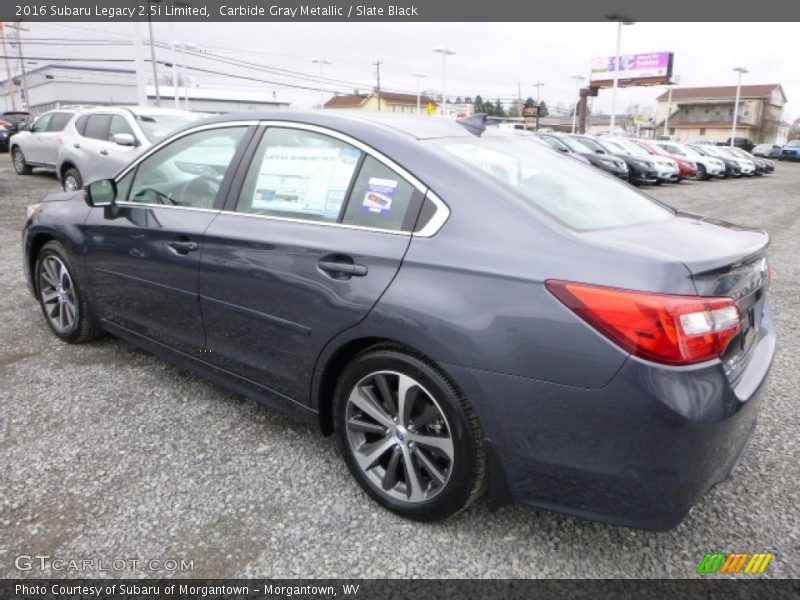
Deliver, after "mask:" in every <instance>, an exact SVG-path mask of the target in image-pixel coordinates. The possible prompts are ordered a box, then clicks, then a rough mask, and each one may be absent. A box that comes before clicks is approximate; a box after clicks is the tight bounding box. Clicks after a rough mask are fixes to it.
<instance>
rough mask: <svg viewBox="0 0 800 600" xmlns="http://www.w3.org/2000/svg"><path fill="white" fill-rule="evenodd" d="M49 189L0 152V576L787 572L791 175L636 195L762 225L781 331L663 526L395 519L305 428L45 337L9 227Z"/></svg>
mask: <svg viewBox="0 0 800 600" xmlns="http://www.w3.org/2000/svg"><path fill="white" fill-rule="evenodd" d="M56 189H58V184H57V183H56V181H55V179H54V178H53V177H51V176H49V175H47V174H37V175H34V176H30V177H19V176H17V175H15V174H14V172H13V170H12V168H11V165H10V160H9V158H8V155H7V154H3V155H0V244H2V253H0V284H2V290H3V291H4V298H5V300H4V301H3V302H2V304H0V338H1V339H2V342H3V343H2V346H0V381H2V386H0V394H2V400H0V577H20V576H42V575H45V576H51V575H52V576H55V575H57V574H56V573H54V572H45V573H41V572H39V571H35V570H34V571H29V572H27V573H24V572H20V571H18V570H16V569H15V568H14V558H15V557H16V556H17V555H19V554H30V555H33V554H47V555H51V556H53V557H63V558H67V559H71V558H76V559H84V558H86V559H95V560H98V559H102V560H103V561H105V562H107V563H111V561H113V560H115V559H132V558H136V559H140V560H146V559H158V560H162V561H163V560H166V559H177V560H180V559H185V560H193V561H194V570H193V571H191V572H190V573H174V574H175V575H181V576H187V575H191V576H195V577H235V576H259V577H496V578H516V577H587V576H588V577H691V576H693V575H694V570H695V568H696V566H697V564H698V563H699V561H700V560H701V559H702V557H703V555H704V554H705V553H706V552H708V551H722V552H731V551H753V552H759V551H769V552H775V553H776V556H775V559H773V562H772V564H771V565H770V566H769V567H768V569H767V572H766V574H765V576H773V577H795V578H796V577H800V509H798V498H797V491H798V481H800V461H798V448H800V445H799V444H798V435H797V431H798V428H797V425H798V408H797V406H798V405H797V389H798V388H799V387H800V352H798V344H800V342H798V338H799V337H800V330H799V329H798V323H800V304H798V301H797V290H798V289H800V264H798V262H799V261H798V257H800V164H784V163H779V164H778V165H777V168H776V172H775V173H774V174H773V175H771V176H768V177H764V178H761V179H750V180H741V181H714V182H684V183H682V184H680V185H671V186H666V185H665V186H661V187H659V188H652V189H651V190H650V191H651V192H652V193H653V194H654V195H655V196H657V197H659V198H661V199H663V200H665V201H667V202H669V203H672V204H673V205H676V206H679V207H682V208H685V209H688V210H692V211H697V212H701V213H704V214H708V215H712V216H717V217H723V218H726V219H728V220H732V221H735V222H739V223H744V224H749V225H757V226H760V227H762V228H764V229H766V230H767V231H769V232H770V234H771V235H772V252H771V257H772V258H771V260H772V264H773V267H774V270H775V276H774V280H773V287H772V290H771V294H772V303H773V307H774V309H775V312H776V315H777V319H778V328H779V333H780V346H779V352H778V355H777V358H776V362H775V365H774V368H773V371H772V385H771V389H770V391H769V394H768V396H767V398H766V401H765V403H764V407H763V410H762V412H761V421H760V425H759V428H758V430H757V433H756V436H755V438H754V440H753V443H752V445H751V447H750V452H749V454H748V455H747V457H746V459H745V461H744V462H743V464H742V465H741V466H740V468H739V469H738V471H737V472H736V473H735V476H734V477H733V479H731V480H728V481H727V482H725V483H723V484H721V485H719V486H718V487H717V488H715V489H714V490H712V491H711V492H710V493H709V494H707V496H706V497H705V500H704V502H703V504H702V505H701V506H698V507H697V508H696V509H695V510H694V511H693V512H692V514H691V515H690V516H689V517H688V518H687V519H686V520H685V521H684V522H683V523H682V524H681V526H680V527H678V528H677V529H675V530H673V531H670V532H666V533H646V532H641V531H634V530H630V529H625V528H618V527H612V526H606V525H600V524H595V523H589V522H583V521H578V520H576V519H572V518H569V517H564V516H559V515H556V514H552V513H549V512H545V511H539V510H536V509H532V508H527V507H506V508H504V509H502V510H500V511H498V512H496V513H490V512H489V511H488V509H487V505H486V502H485V500H484V501H480V502H478V503H477V504H476V505H474V506H473V507H472V508H471V509H469V510H468V511H466V512H464V513H462V514H460V515H458V516H457V517H455V518H453V519H451V520H449V521H446V522H444V523H441V524H435V525H418V524H414V523H411V522H407V521H404V520H402V519H400V518H398V517H395V516H393V515H391V514H390V513H388V512H385V511H384V510H382V509H380V508H379V507H378V506H377V505H375V504H373V503H372V502H371V501H370V500H369V499H368V498H367V497H366V495H365V494H363V493H362V492H361V491H360V489H359V488H358V486H357V484H356V483H355V482H354V481H352V480H351V478H350V475H349V474H348V472H347V469H346V467H345V466H344V464H343V463H342V462H341V460H340V459H339V456H338V454H337V451H336V449H335V446H334V443H333V441H332V440H330V439H324V438H321V437H320V436H318V434H317V433H316V432H315V431H314V430H313V429H311V428H310V427H307V426H305V425H302V424H298V423H297V422H294V421H292V420H290V419H289V418H287V417H284V416H283V415H281V414H279V413H277V412H275V411H272V410H269V409H265V408H262V407H260V406H258V405H257V404H255V403H254V402H251V401H249V400H246V399H243V398H242V397H239V396H236V395H233V394H230V393H228V392H226V391H223V390H222V389H220V388H218V387H215V386H214V385H211V384H208V383H206V382H204V381H202V380H200V379H198V378H196V377H194V376H192V375H190V374H188V373H186V372H183V371H180V370H178V369H175V368H173V367H171V366H168V365H167V364H166V363H164V362H162V361H161V360H159V359H156V358H154V357H152V356H150V355H148V354H146V353H144V352H142V351H140V350H137V349H136V348H134V347H132V346H130V345H128V344H127V343H124V342H121V341H119V340H115V339H111V338H106V339H104V340H102V341H99V342H96V343H92V344H89V345H83V346H69V345H66V344H63V343H61V342H59V341H57V340H56V338H55V337H54V336H53V335H51V334H50V331H49V329H48V328H47V325H46V324H45V322H44V320H43V318H42V316H41V314H40V312H39V308H38V306H37V304H36V302H35V301H34V300H33V298H32V297H31V296H30V295H29V293H28V291H27V289H26V287H25V283H24V280H23V274H22V267H21V251H20V235H19V232H20V230H21V228H22V224H23V219H24V217H25V206H26V205H27V204H30V203H32V202H34V201H36V200H37V199H38V198H39V197H41V196H42V195H43V194H45V193H47V192H49V191H54V190H56ZM107 574H108V575H117V576H118V575H126V576H131V577H139V576H146V575H148V573H147V572H143V571H141V570H133V569H130V568H129V569H127V570H125V571H123V572H118V573H114V572H109V573H107ZM58 575H62V576H63V575H67V576H74V575H81V574H80V573H69V572H68V573H64V572H61V573H58ZM84 575H86V576H90V575H91V573H85V574H84ZM149 575H150V576H161V577H163V576H171V575H173V573H171V572H169V571H166V572H165V571H159V572H157V573H153V572H150V573H149Z"/></svg>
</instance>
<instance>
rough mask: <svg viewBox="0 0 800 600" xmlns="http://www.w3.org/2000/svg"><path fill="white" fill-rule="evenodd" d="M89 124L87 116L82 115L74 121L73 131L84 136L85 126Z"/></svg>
mask: <svg viewBox="0 0 800 600" xmlns="http://www.w3.org/2000/svg"><path fill="white" fill-rule="evenodd" d="M88 122H89V115H83V116H81V117H78V119H77V120H76V121H75V130H76V131H77V132H78V133H79V134H80V135H84V134H85V133H86V124H87V123H88Z"/></svg>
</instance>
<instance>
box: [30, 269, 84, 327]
mask: <svg viewBox="0 0 800 600" xmlns="http://www.w3.org/2000/svg"><path fill="white" fill-rule="evenodd" d="M39 297H40V298H41V300H42V306H44V312H45V315H46V316H47V319H48V321H50V324H51V325H52V327H53V328H54V329H55V330H56V331H58V332H59V333H62V334H63V333H67V332H69V331H70V330H71V329H72V328H73V327H74V326H75V323H76V322H77V319H78V302H77V297H76V294H75V286H74V285H73V283H72V277H71V276H70V274H69V271H68V270H67V267H66V265H64V263H63V262H61V260H60V259H59V258H58V257H57V256H53V255H50V256H46V257H45V258H44V259H43V260H42V263H41V266H40V267H39Z"/></svg>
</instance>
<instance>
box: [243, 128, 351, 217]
mask: <svg viewBox="0 0 800 600" xmlns="http://www.w3.org/2000/svg"><path fill="white" fill-rule="evenodd" d="M363 155H364V153H363V152H362V151H361V150H359V149H357V148H355V147H353V146H351V145H350V144H347V143H345V142H342V141H341V140H337V139H336V138H333V137H330V136H327V135H323V134H320V133H315V132H312V131H304V130H301V129H286V128H280V127H274V128H269V129H268V130H267V131H266V132H265V133H264V136H263V137H262V138H261V141H260V142H259V146H258V148H257V150H256V153H255V156H254V158H253V162H252V164H251V166H250V169H249V170H248V173H247V177H246V178H245V182H244V185H243V187H242V192H241V194H240V196H239V201H238V203H237V205H236V210H237V212H245V213H251V214H258V215H270V216H278V217H288V218H296V219H304V220H312V221H328V222H337V221H338V220H339V216H340V214H341V210H342V206H343V205H344V201H345V198H346V196H347V192H348V190H349V188H350V183H351V181H352V179H353V175H354V174H355V172H356V169H357V168H358V165H359V163H360V162H361V160H362V158H363Z"/></svg>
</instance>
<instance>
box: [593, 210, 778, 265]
mask: <svg viewBox="0 0 800 600" xmlns="http://www.w3.org/2000/svg"><path fill="white" fill-rule="evenodd" d="M580 235H581V236H582V237H585V239H589V240H591V241H592V243H595V244H599V245H603V246H609V247H613V248H615V249H617V250H623V251H626V252H632V253H636V254H639V255H644V256H652V257H654V258H658V259H661V260H668V261H680V262H681V263H683V264H684V265H686V268H687V269H689V271H690V272H691V273H692V275H698V274H701V273H705V272H708V271H712V270H715V269H719V268H722V267H726V266H729V265H731V264H734V263H737V262H740V261H741V260H743V259H745V258H747V257H751V256H754V255H756V254H758V253H760V252H763V251H764V249H765V248H766V247H767V246H768V245H769V235H768V234H767V233H766V232H764V231H761V230H759V229H754V228H749V227H742V226H739V225H735V224H733V223H728V222H727V221H720V220H716V219H709V218H705V217H701V216H699V215H694V214H690V213H678V214H677V216H676V217H675V218H671V219H666V220H664V221H658V222H654V223H644V224H640V225H632V226H629V227H620V228H615V229H604V230H598V231H592V232H585V233H581V234H580Z"/></svg>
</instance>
